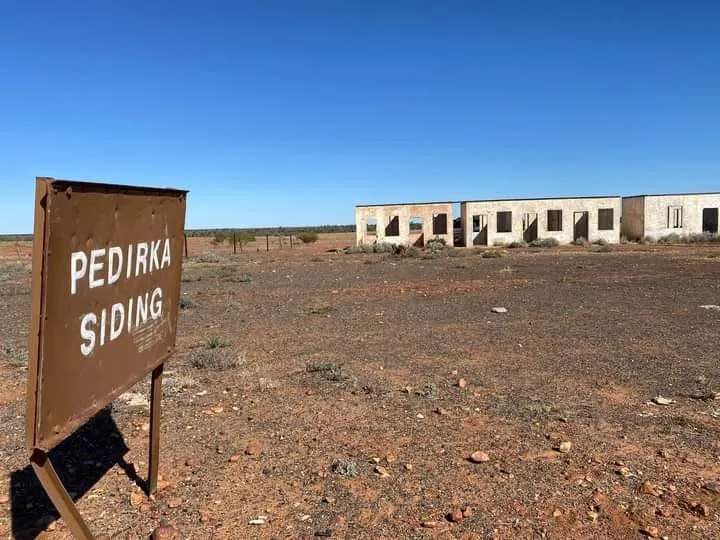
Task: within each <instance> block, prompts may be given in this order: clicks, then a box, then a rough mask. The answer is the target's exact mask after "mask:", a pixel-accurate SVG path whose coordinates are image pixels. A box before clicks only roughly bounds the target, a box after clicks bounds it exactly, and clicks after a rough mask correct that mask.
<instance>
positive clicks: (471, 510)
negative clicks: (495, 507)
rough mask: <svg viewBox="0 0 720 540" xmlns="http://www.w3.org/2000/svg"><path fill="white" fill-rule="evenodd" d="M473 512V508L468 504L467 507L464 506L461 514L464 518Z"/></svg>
mask: <svg viewBox="0 0 720 540" xmlns="http://www.w3.org/2000/svg"><path fill="white" fill-rule="evenodd" d="M474 513H475V510H474V509H473V508H472V507H471V506H468V507H466V508H464V509H463V511H462V515H463V517H464V518H469V517H470V516H472V515H473V514H474Z"/></svg>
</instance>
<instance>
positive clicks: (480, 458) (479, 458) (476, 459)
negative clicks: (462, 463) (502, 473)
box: [468, 450, 490, 463]
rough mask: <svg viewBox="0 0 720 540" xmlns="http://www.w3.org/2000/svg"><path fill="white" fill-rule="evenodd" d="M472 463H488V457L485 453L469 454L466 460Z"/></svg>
mask: <svg viewBox="0 0 720 540" xmlns="http://www.w3.org/2000/svg"><path fill="white" fill-rule="evenodd" d="M468 459H469V460H470V461H472V462H473V463H487V462H488V461H490V456H488V455H487V454H486V453H485V452H481V451H479V450H478V451H477V452H473V453H472V454H470V457H469V458H468Z"/></svg>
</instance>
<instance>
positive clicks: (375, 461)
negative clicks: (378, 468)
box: [372, 457, 380, 463]
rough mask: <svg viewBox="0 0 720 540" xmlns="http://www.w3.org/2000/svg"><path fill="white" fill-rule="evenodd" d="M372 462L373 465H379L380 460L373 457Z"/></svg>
mask: <svg viewBox="0 0 720 540" xmlns="http://www.w3.org/2000/svg"><path fill="white" fill-rule="evenodd" d="M372 461H373V463H380V458H379V457H374V458H372Z"/></svg>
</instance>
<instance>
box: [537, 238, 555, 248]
mask: <svg viewBox="0 0 720 540" xmlns="http://www.w3.org/2000/svg"><path fill="white" fill-rule="evenodd" d="M559 245H560V242H558V240H557V238H552V237H550V238H537V239H535V240H533V241H532V242H530V247H540V248H552V247H557V246H559Z"/></svg>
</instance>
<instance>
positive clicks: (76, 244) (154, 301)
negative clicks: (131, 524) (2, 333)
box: [26, 178, 187, 539]
mask: <svg viewBox="0 0 720 540" xmlns="http://www.w3.org/2000/svg"><path fill="white" fill-rule="evenodd" d="M186 196H187V192H186V191H180V190H173V189H154V188H140V187H130V186H116V185H107V184H93V183H87V182H75V181H68V180H55V179H52V178H38V179H37V184H36V199H35V231H34V237H33V278H32V314H33V316H32V322H31V328H30V337H29V342H30V343H29V351H30V355H29V365H28V392H27V396H28V398H27V413H26V434H27V435H26V439H27V441H26V442H27V447H28V449H29V450H30V451H31V452H32V456H31V459H30V461H31V463H32V467H33V469H34V470H35V472H36V474H37V476H38V479H39V480H40V483H41V484H42V486H43V488H44V489H45V491H46V492H47V494H48V496H49V497H50V500H51V501H52V502H53V504H54V505H55V507H56V508H57V510H58V512H59V513H60V515H61V516H62V518H63V519H64V520H65V522H66V523H67V524H68V526H69V527H70V530H71V531H72V533H73V535H75V537H77V538H81V539H86V538H88V539H89V538H92V534H91V533H90V529H89V528H88V526H87V525H86V524H85V522H84V521H83V519H82V517H81V516H80V514H79V513H78V511H77V508H76V507H75V504H74V502H73V500H72V498H71V497H70V496H69V495H68V493H67V491H66V490H65V487H64V486H63V485H62V482H61V481H60V478H59V477H58V475H57V473H56V472H55V469H54V467H53V466H52V463H51V461H50V458H49V452H50V450H51V449H52V448H54V447H55V446H57V445H58V444H59V443H60V442H62V441H63V440H64V439H66V438H67V437H68V436H69V435H70V434H72V433H73V432H74V431H75V430H77V428H79V427H80V426H82V425H83V424H84V423H85V422H87V420H89V419H90V418H92V417H93V416H94V415H95V414H96V413H98V412H99V411H101V410H102V409H103V408H104V407H105V406H107V405H108V404H109V403H110V402H112V401H113V400H114V399H115V398H116V397H117V396H119V395H120V394H121V393H123V392H125V391H126V390H127V389H128V388H130V387H131V386H132V385H134V384H135V383H136V382H138V381H139V380H141V379H142V378H144V377H145V376H147V374H148V373H152V380H151V410H150V451H149V454H150V459H149V470H148V492H149V493H152V492H154V491H155V490H156V489H157V476H158V465H159V449H160V413H161V397H162V372H163V366H164V363H165V361H166V360H167V359H168V358H169V357H170V356H171V355H172V353H173V351H174V348H175V333H176V327H177V316H178V300H179V297H180V274H181V272H182V259H183V252H184V250H183V248H184V242H185V235H184V227H185V204H186Z"/></svg>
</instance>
